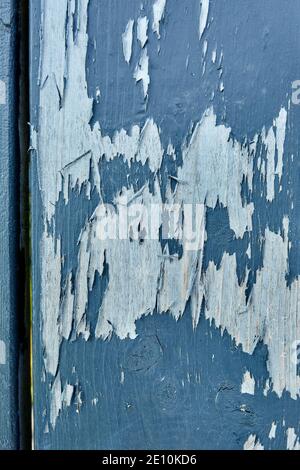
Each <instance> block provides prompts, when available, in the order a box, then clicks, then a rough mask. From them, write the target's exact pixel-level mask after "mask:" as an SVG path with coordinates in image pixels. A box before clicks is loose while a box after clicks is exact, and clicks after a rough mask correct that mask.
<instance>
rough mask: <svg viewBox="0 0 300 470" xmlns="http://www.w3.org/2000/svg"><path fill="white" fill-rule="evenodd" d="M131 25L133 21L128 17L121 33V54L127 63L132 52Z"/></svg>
mask: <svg viewBox="0 0 300 470" xmlns="http://www.w3.org/2000/svg"><path fill="white" fill-rule="evenodd" d="M133 25H134V21H133V20H131V19H130V20H129V21H128V23H127V25H126V28H125V31H124V33H123V34H122V44H123V54H124V59H125V61H126V62H127V64H129V62H130V59H131V54H132V39H133Z"/></svg>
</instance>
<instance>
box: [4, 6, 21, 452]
mask: <svg viewBox="0 0 300 470" xmlns="http://www.w3.org/2000/svg"><path fill="white" fill-rule="evenodd" d="M16 34H17V2H16V1H13V0H3V1H1V2H0V64H1V65H0V154H1V155H0V211H1V218H0V221H1V227H0V449H15V448H18V446H19V431H18V428H19V425H18V424H19V405H18V357H19V354H18V351H19V348H18V321H17V320H18V307H17V306H18V302H17V298H18V286H17V253H18V239H19V238H18V231H19V212H18V201H19V181H18V102H17V96H18V92H17V90H18V81H17V75H16V70H17V66H18V64H17V62H16V60H17V57H18V54H17V52H16V50H17V49H16V48H17V46H16ZM21 295H22V294H21Z"/></svg>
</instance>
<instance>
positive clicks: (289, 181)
mask: <svg viewBox="0 0 300 470" xmlns="http://www.w3.org/2000/svg"><path fill="white" fill-rule="evenodd" d="M142 4H143V5H141V2H140V1H136V0H111V1H109V2H107V1H104V0H90V1H89V2H87V1H79V0H78V1H75V0H74V1H64V2H57V1H54V0H53V1H48V2H47V1H46V2H40V1H39V0H31V130H32V159H31V197H32V217H33V218H32V251H33V320H34V323H33V339H34V356H33V357H34V432H35V436H34V438H35V446H36V448H39V449H57V448H64V449H80V448H84V449H136V448H144V449H165V448H167V449H189V448H192V449H193V448H194V449H243V448H245V449H262V448H264V449H286V448H290V449H292V448H298V447H299V432H300V429H299V417H300V406H299V367H298V363H297V355H293V354H294V352H295V351H294V349H295V350H297V344H298V340H299V338H300V331H299V324H300V323H299V321H298V313H297V312H298V307H297V305H298V301H299V299H298V294H297V292H298V284H297V282H298V276H299V272H300V264H299V259H300V258H299V256H300V251H299V230H300V225H299V220H300V219H299V215H300V214H299V187H300V185H299V138H298V135H299V132H298V131H299V128H300V108H299V106H297V104H295V100H294V97H293V95H292V94H293V86H292V83H293V82H294V81H296V80H297V78H300V50H299V49H300V28H299V26H300V21H299V2H297V1H295V0H291V1H289V2H282V1H281V0H274V1H270V0H265V1H263V2H262V1H260V0H252V1H250V0H245V1H243V2H237V1H233V0H228V1H225V0H210V1H208V0H202V1H200V0H178V1H177V0H167V1H166V2H164V1H156V2H155V1H154V0H153V1H152V0H145V1H144V2H142ZM142 18H144V20H142ZM145 18H146V20H145ZM141 21H144V23H143V24H144V29H143V26H142V23H141ZM147 21H148V23H147ZM145 23H146V28H145ZM139 28H141V29H139ZM142 33H143V34H142ZM134 126H135V127H134ZM137 129H138V130H139V131H138V130H137ZM121 130H122V131H121ZM140 131H141V132H140ZM118 132H120V133H121V134H118ZM135 132H136V133H138V132H140V134H138V137H137V141H138V143H137V147H134V145H135V144H134V142H133V141H134V136H135ZM149 133H150V134H151V133H152V134H151V137H149ZM157 135H158V137H157ZM122 139H123V140H122ZM126 139H127V140H126ZM143 139H144V140H143ZM124 142H125V143H124ZM126 142H129V144H128V145H129V147H126V145H127V143H126ZM130 145H132V147H130ZM160 148H162V149H163V150H162V153H161V155H160ZM198 149H199V151H198ZM197 151H198V153H197ZM143 152H144V153H143ZM189 161H192V162H193V163H194V167H192V169H191V170H188V164H189ZM199 161H200V162H202V161H204V164H203V165H202V167H201V163H200V164H199V165H200V169H199V168H198V166H197V165H198V162H199ZM236 162H237V163H236ZM248 164H249V167H248V166H247V165H248ZM195 175H196V176H195ZM203 175H204V176H203ZM194 176H195V179H193V177H194ZM170 181H171V182H170ZM224 181H225V183H224ZM189 188H191V193H188V191H189ZM185 191H187V193H185ZM124 194H127V195H128V196H129V197H132V198H140V197H141V194H142V197H143V198H144V199H143V203H144V204H147V202H145V201H147V200H150V201H156V200H157V199H156V198H158V200H159V201H162V202H168V201H169V200H170V198H171V201H174V200H176V197H177V196H178V194H179V196H178V197H180V195H183V196H182V199H179V201H180V202H182V201H185V199H184V198H185V197H186V201H187V202H189V199H188V198H191V201H192V202H199V203H200V204H201V207H204V210H205V231H206V236H205V239H204V241H203V246H202V248H201V250H199V251H200V253H199V255H198V257H197V258H195V260H194V261H195V262H190V261H189V258H188V256H186V254H185V248H184V246H183V245H182V244H181V243H180V242H178V240H176V239H174V238H173V239H169V240H167V241H166V240H163V239H162V237H160V238H159V240H158V242H156V243H153V245H151V246H153V249H149V251H147V249H148V248H147V246H148V245H147V242H146V241H145V240H144V239H143V236H142V235H141V234H140V238H139V239H138V240H131V241H130V242H129V243H128V244H126V243H125V242H124V243H123V241H122V242H120V245H117V246H122V249H120V250H119V251H118V250H116V251H114V247H115V246H116V245H114V243H115V242H113V241H112V242H111V243H107V244H106V245H105V249H103V250H102V248H101V246H102V245H101V244H100V245H99V246H98V245H97V241H96V239H95V238H93V237H95V235H94V232H93V230H94V229H95V223H97V217H98V215H97V214H98V213H97V208H98V207H99V205H100V204H101V203H102V202H105V203H111V204H116V201H117V200H118V198H120V196H121V195H124ZM176 194H177V196H176ZM186 194H188V196H186ZM147 198H148V199H147ZM245 214H246V215H245ZM95 221H96V222H95ZM122 243H123V244H122ZM143 250H145V251H143ZM124 253H125V254H124ZM126 253H127V255H126ZM144 253H146V255H145V254H144ZM157 256H158V257H161V258H163V259H166V260H167V261H163V262H162V263H163V269H161V270H159V269H158V271H157V273H156V271H155V267H156V258H157ZM182 259H183V260H185V261H186V263H185V262H184V263H183V264H184V266H183V268H182V265H181V264H180V260H182ZM172 263H173V264H172ZM174 265H175V266H176V269H175V274H174V273H173V277H172V266H174ZM93 266H94V268H95V266H97V269H93ZM160 266H162V265H160ZM181 274H182V277H180V276H181ZM167 275H169V277H170V279H171V281H170V282H169V284H168V282H167V279H166V278H167ZM91 279H92V282H91ZM186 279H188V280H189V282H188V283H187V282H186ZM190 283H191V286H192V287H191V288H190V290H189V288H188V287H186V284H189V285H190ZM145 286H146V287H145ZM147 286H148V288H147ZM201 289H202V290H201ZM152 291H153V294H149V292H150V293H151V292H152ZM166 292H167V293H166ZM111 293H113V294H111ZM128 299H130V300H128ZM170 299H171V300H170ZM172 299H173V300H172ZM199 299H200V300H199ZM182 305H183V308H182ZM144 307H145V308H144ZM135 334H136V337H134V336H135Z"/></svg>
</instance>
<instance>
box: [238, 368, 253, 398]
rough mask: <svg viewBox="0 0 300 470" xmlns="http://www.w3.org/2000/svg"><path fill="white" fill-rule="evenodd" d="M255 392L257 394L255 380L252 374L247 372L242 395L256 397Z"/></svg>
mask: <svg viewBox="0 0 300 470" xmlns="http://www.w3.org/2000/svg"><path fill="white" fill-rule="evenodd" d="M254 392H255V379H254V377H253V376H252V375H251V373H250V372H249V371H248V370H247V371H246V372H245V374H244V377H243V382H242V386H241V393H248V394H249V395H254Z"/></svg>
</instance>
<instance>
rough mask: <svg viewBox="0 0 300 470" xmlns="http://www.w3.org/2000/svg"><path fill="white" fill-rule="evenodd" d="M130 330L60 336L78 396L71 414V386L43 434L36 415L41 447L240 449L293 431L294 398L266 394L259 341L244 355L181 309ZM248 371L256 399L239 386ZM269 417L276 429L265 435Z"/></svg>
mask: <svg viewBox="0 0 300 470" xmlns="http://www.w3.org/2000/svg"><path fill="white" fill-rule="evenodd" d="M137 333H138V337H137V338H136V339H135V340H129V339H126V340H122V341H121V340H119V339H118V338H117V337H115V336H113V337H112V338H111V340H110V341H105V342H103V341H101V340H95V339H91V340H89V341H87V342H85V341H84V340H78V341H75V342H73V343H70V342H63V344H62V348H61V356H60V372H61V377H62V383H63V384H64V383H65V381H69V383H73V384H77V390H79V389H80V391H81V398H82V401H83V403H82V406H81V407H80V410H79V413H78V406H77V405H76V393H75V395H74V397H73V403H72V405H71V407H70V408H66V409H64V410H63V411H62V413H61V415H60V416H59V418H58V420H57V423H56V427H55V430H54V431H53V430H50V433H49V434H43V432H42V430H43V428H44V426H45V424H46V421H45V420H46V418H45V417H44V418H43V417H42V413H39V414H38V415H37V423H36V425H37V433H36V436H37V446H38V448H41V449H47V448H51V449H53V448H54V449H55V448H62V447H64V448H72V449H75V448H77V449H80V448H88V449H101V448H102V449H137V448H141V449H241V448H243V444H244V442H245V441H246V439H247V438H248V436H249V435H250V434H255V435H257V437H258V438H259V440H260V442H261V443H262V444H263V445H264V447H265V448H266V449H281V448H283V449H284V448H286V436H285V432H286V429H287V427H294V428H295V430H296V433H297V432H299V420H298V417H299V412H300V409H299V406H300V404H299V402H297V401H295V400H292V399H291V398H290V396H289V394H288V393H284V394H283V396H282V398H278V397H277V395H276V394H275V393H270V394H269V395H268V396H267V397H265V396H264V394H263V389H264V385H265V381H266V379H267V378H268V373H267V370H266V362H267V359H268V352H267V347H266V346H264V345H262V344H261V343H260V344H258V346H257V347H256V349H255V351H254V353H253V355H249V354H246V353H243V352H242V350H241V348H240V347H237V346H236V344H235V343H234V342H233V341H232V340H231V338H230V337H229V335H228V334H227V333H226V332H225V333H224V335H223V336H222V335H221V333H220V330H219V329H217V328H216V327H215V326H214V324H212V325H210V323H209V321H208V320H205V318H204V316H203V315H202V316H201V319H200V324H199V325H198V327H197V328H196V330H193V328H192V322H191V317H190V314H189V312H188V311H187V312H186V313H185V314H184V315H183V317H182V318H181V319H180V320H179V321H178V322H176V321H175V320H174V319H173V318H172V317H170V316H169V315H158V314H154V315H153V316H148V317H143V318H142V319H140V320H139V321H138V322H137ZM73 367H75V370H76V372H75V373H74V369H73ZM246 370H249V371H250V372H251V374H253V376H254V377H255V380H256V390H255V396H252V395H248V394H241V393H240V387H241V382H242V377H243V374H244V372H245V371H246ZM122 371H123V373H124V382H123V383H121V377H122ZM44 387H45V388H44V391H45V394H46V395H45V396H44V403H43V406H45V407H47V410H48V411H49V401H48V400H49V399H48V400H47V392H46V390H47V387H48V386H47V384H45V386H44ZM94 398H98V403H97V405H92V400H93V399H94ZM76 410H77V411H76ZM47 416H49V413H47ZM283 418H284V420H285V426H284V425H283ZM273 421H275V422H276V423H277V424H278V426H277V432H276V438H275V439H273V440H270V439H269V438H268V434H269V431H270V428H271V424H272V422H273ZM62 436H63V438H62Z"/></svg>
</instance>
